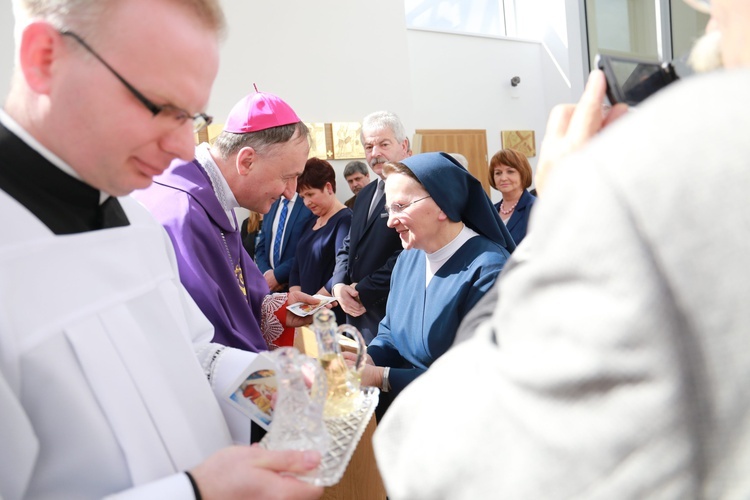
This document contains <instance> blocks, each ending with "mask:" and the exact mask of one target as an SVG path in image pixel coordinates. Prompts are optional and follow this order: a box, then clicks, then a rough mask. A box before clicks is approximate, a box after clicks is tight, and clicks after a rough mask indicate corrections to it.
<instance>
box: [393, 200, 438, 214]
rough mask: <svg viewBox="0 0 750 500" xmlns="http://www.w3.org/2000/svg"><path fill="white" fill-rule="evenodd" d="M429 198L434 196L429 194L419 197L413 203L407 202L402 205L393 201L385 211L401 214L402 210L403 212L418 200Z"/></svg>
mask: <svg viewBox="0 0 750 500" xmlns="http://www.w3.org/2000/svg"><path fill="white" fill-rule="evenodd" d="M427 198H432V196H429V195H428V196H425V197H423V198H419V199H417V200H414V201H412V202H411V203H407V204H406V205H402V204H400V203H391V204H390V205H386V207H385V211H386V212H387V213H388V215H393V214H400V213H401V212H403V211H404V210H406V209H407V208H409V207H410V206H412V205H414V204H415V203H417V202H418V201H422V200H426V199H427Z"/></svg>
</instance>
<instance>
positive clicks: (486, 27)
mask: <svg viewBox="0 0 750 500" xmlns="http://www.w3.org/2000/svg"><path fill="white" fill-rule="evenodd" d="M404 6H405V9H406V26H407V28H423V29H434V30H439V31H450V32H460V33H470V34H476V35H490V36H506V35H508V34H509V32H512V29H511V30H509V29H508V27H507V26H506V19H512V18H513V16H512V0H471V1H466V0H405V1H404Z"/></svg>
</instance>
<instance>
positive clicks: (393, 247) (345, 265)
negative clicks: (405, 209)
mask: <svg viewBox="0 0 750 500" xmlns="http://www.w3.org/2000/svg"><path fill="white" fill-rule="evenodd" d="M360 139H361V141H362V145H363V146H364V148H365V155H366V157H367V163H368V164H369V165H370V168H371V169H372V170H373V172H375V173H376V174H377V175H378V178H379V179H378V182H372V183H370V184H368V185H367V186H365V187H364V188H362V190H361V191H360V192H359V194H358V195H357V199H356V201H355V202H354V209H353V212H354V215H353V216H352V226H351V229H350V230H349V236H348V237H347V239H346V240H344V244H343V245H342V247H341V248H340V249H339V251H338V254H337V255H336V269H335V270H334V272H333V280H332V283H333V286H332V290H331V292H332V294H333V295H334V296H335V297H336V298H337V299H338V301H339V304H341V308H342V309H343V310H344V312H346V314H347V322H348V323H349V324H351V325H353V326H355V327H357V328H358V329H359V331H360V332H362V335H363V336H364V338H365V341H367V342H368V343H369V342H370V340H372V339H373V338H374V337H375V335H377V333H378V324H379V323H380V320H382V319H383V317H384V316H385V305H386V301H387V300H388V292H389V291H390V283H391V272H392V271H393V266H394V265H395V264H396V258H397V257H398V254H399V253H400V252H401V250H402V247H401V241H400V239H399V237H398V234H397V233H396V231H394V230H393V229H391V228H389V227H388V226H387V225H386V224H387V222H388V214H387V213H386V211H385V196H384V194H383V186H384V183H383V178H382V173H383V163H385V162H387V161H401V160H403V159H404V158H406V157H408V156H410V155H411V152H410V149H409V140H408V138H407V137H406V131H405V130H404V125H403V124H402V123H401V120H400V119H399V118H398V116H396V115H395V114H393V113H391V112H388V111H377V112H375V113H372V114H370V115H367V116H366V117H365V118H364V120H363V121H362V135H361V137H360Z"/></svg>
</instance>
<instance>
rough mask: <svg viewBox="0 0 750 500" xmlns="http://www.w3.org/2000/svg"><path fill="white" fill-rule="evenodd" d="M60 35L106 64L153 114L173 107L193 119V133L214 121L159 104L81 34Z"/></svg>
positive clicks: (205, 115) (203, 114) (176, 117)
mask: <svg viewBox="0 0 750 500" xmlns="http://www.w3.org/2000/svg"><path fill="white" fill-rule="evenodd" d="M59 33H60V35H62V36H67V37H70V38H72V39H73V40H75V41H76V42H78V43H79V44H80V45H81V47H83V48H84V49H86V51H87V52H88V53H89V54H91V55H92V56H94V57H95V58H96V59H97V60H98V61H99V62H100V63H102V64H103V65H104V67H105V68H107V69H108V70H109V72H110V73H112V74H113V75H114V77H115V78H117V79H118V80H119V81H120V83H122V84H123V85H124V86H125V88H126V89H128V90H129V91H130V93H131V94H133V97H135V98H136V99H138V101H140V102H141V104H143V105H144V106H146V109H148V110H149V111H150V112H151V114H152V115H153V116H156V115H158V114H159V113H163V112H164V110H166V109H171V110H175V111H177V112H179V113H180V114H182V115H184V117H185V118H184V121H187V119H188V118H190V119H192V120H193V133H196V134H197V133H198V132H200V131H201V130H203V129H204V128H206V127H208V126H209V125H210V124H211V123H212V122H213V120H214V119H213V117H212V116H209V115H207V114H205V113H197V114H195V115H191V114H190V113H188V112H187V111H185V110H184V109H181V108H178V107H177V106H173V105H171V104H165V105H159V104H156V103H154V102H153V101H151V100H150V99H149V98H148V97H146V96H145V95H143V94H142V93H141V92H140V91H139V90H138V89H136V88H135V87H133V85H131V84H130V82H128V81H127V80H126V79H125V78H124V77H123V76H122V75H120V73H118V72H117V71H115V69H114V68H113V67H112V66H110V65H109V63H107V61H105V60H104V58H102V56H100V55H99V54H98V53H97V52H96V51H95V50H94V49H93V48H91V46H90V45H89V44H88V43H86V41H85V40H84V39H83V38H81V37H80V36H79V35H77V34H76V33H74V32H73V31H70V30H60V32H59ZM175 119H176V120H178V121H182V120H183V119H182V118H181V117H178V116H175ZM199 120H200V121H199Z"/></svg>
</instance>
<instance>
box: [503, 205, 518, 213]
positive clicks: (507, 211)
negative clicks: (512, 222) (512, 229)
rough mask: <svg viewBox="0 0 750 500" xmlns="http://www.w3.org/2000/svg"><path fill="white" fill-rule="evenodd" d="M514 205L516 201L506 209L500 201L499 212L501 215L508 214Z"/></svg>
mask: <svg viewBox="0 0 750 500" xmlns="http://www.w3.org/2000/svg"><path fill="white" fill-rule="evenodd" d="M516 205H518V202H515V203H514V204H512V205H511V206H510V208H509V209H508V210H503V204H502V203H500V213H501V214H502V215H508V214H509V213H511V212H512V211H513V210H514V209H515V208H516Z"/></svg>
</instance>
